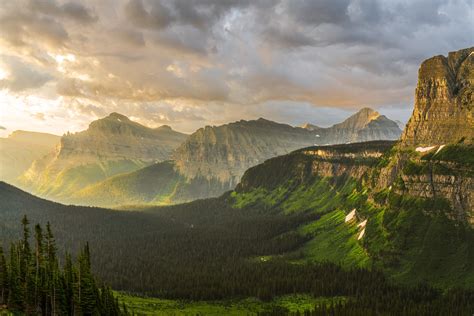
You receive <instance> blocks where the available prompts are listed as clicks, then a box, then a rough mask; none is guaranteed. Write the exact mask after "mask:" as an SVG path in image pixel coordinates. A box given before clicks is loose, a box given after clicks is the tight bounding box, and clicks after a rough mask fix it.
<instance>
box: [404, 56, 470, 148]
mask: <svg viewBox="0 0 474 316" xmlns="http://www.w3.org/2000/svg"><path fill="white" fill-rule="evenodd" d="M461 139H464V141H465V142H470V143H472V142H473V139H474V47H471V48H467V49H462V50H459V51H457V52H451V53H449V54H448V57H445V56H435V57H433V58H430V59H428V60H426V61H424V62H423V63H422V64H421V67H420V69H419V73H418V85H417V87H416V92H415V107H414V109H413V114H412V116H411V118H410V121H409V122H408V124H407V126H406V128H405V130H404V132H403V136H402V138H401V141H402V145H405V146H432V145H443V144H447V143H453V142H458V141H459V140H461Z"/></svg>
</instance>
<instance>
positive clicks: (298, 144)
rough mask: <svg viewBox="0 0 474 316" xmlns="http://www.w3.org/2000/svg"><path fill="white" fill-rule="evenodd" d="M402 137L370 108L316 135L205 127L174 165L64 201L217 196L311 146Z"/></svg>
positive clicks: (265, 123) (263, 126) (259, 125)
mask: <svg viewBox="0 0 474 316" xmlns="http://www.w3.org/2000/svg"><path fill="white" fill-rule="evenodd" d="M400 134H401V130H400V129H399V128H398V126H397V124H396V123H395V122H393V121H391V120H389V119H387V118H386V117H385V116H383V115H380V114H379V113H378V112H376V111H373V110H371V109H368V108H364V109H362V110H360V111H359V112H357V113H356V114H354V115H352V116H351V117H350V118H348V119H347V120H345V121H344V122H342V123H340V124H336V125H334V126H332V127H330V128H327V129H320V130H318V131H314V130H309V129H304V128H299V127H292V126H290V125H287V124H281V123H276V122H273V121H269V120H266V119H263V118H260V119H258V120H253V121H244V120H241V121H238V122H234V123H230V124H225V125H221V126H206V127H204V128H201V129H198V130H197V131H196V132H194V133H193V134H191V135H190V136H189V137H187V138H186V140H185V141H184V142H183V144H181V145H180V146H179V147H178V148H177V149H176V150H175V151H174V153H173V155H172V161H168V162H162V163H158V164H156V165H154V166H150V167H147V168H144V169H140V170H137V171H135V172H132V173H129V174H123V175H118V176H116V177H112V178H109V179H106V180H104V181H102V182H99V183H97V184H94V185H92V186H87V187H85V188H83V189H82V190H79V191H77V192H75V193H74V194H72V195H71V196H69V197H68V198H67V199H64V200H62V201H64V202H68V203H73V204H80V205H94V206H106V207H111V206H113V207H116V206H120V205H127V204H146V203H151V204H173V203H179V202H188V201H192V200H195V199H199V198H208V197H213V196H219V195H220V194H222V193H223V192H225V191H228V190H231V189H233V188H234V187H235V185H236V184H237V183H238V182H239V180H240V178H241V176H242V175H243V173H244V172H245V170H247V169H248V168H250V167H252V166H255V165H257V164H259V163H262V162H263V161H265V160H266V159H269V158H272V157H276V156H279V155H282V154H287V153H290V152H291V151H293V150H296V149H299V148H303V147H307V146H311V145H314V144H327V143H330V144H332V143H346V142H352V141H362V140H377V139H396V138H397V137H399V136H400ZM145 184H146V185H145Z"/></svg>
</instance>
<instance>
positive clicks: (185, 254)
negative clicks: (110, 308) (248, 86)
mask: <svg viewBox="0 0 474 316" xmlns="http://www.w3.org/2000/svg"><path fill="white" fill-rule="evenodd" d="M473 52H474V47H473V48H469V49H466V50H463V51H460V52H457V53H454V54H450V55H449V56H458V57H459V56H461V57H459V58H460V59H459V60H457V61H456V62H455V63H454V64H456V65H460V66H459V67H458V68H454V70H453V69H452V68H450V70H449V71H445V75H446V77H445V78H442V77H439V73H438V71H434V70H433V69H431V68H432V67H435V68H436V69H437V67H438V64H437V62H435V61H434V60H438V59H440V58H439V57H433V58H432V59H429V60H428V61H425V62H424V63H423V64H422V65H421V67H420V71H419V83H418V88H417V91H416V98H415V109H414V111H413V114H412V117H411V118H410V121H409V122H408V124H407V126H406V128H405V130H404V133H403V136H401V137H400V139H399V140H398V141H390V140H385V141H369V142H357V143H350V144H337V145H314V144H313V145H311V146H308V147H305V148H300V149H297V150H294V151H292V152H290V153H288V154H283V155H279V156H278V157H273V158H270V159H267V160H265V161H264V162H263V163H260V164H258V165H255V166H253V167H250V168H249V169H247V170H246V171H245V172H244V174H243V176H242V177H241V179H240V181H239V183H238V184H237V185H236V187H235V189H234V190H231V191H229V192H226V193H224V194H222V195H221V196H220V197H218V198H209V199H203V200H197V201H193V202H190V203H184V204H179V205H172V206H161V207H158V206H143V205H142V206H137V207H129V208H125V210H121V211H112V210H106V209H101V208H92V207H80V206H65V205H62V204H58V203H53V202H50V201H46V200H43V199H39V198H37V197H34V196H32V195H30V194H28V193H26V192H23V191H21V190H19V189H17V188H15V187H12V186H10V185H8V184H6V183H0V201H1V203H0V228H1V229H0V238H2V240H11V239H13V238H14V236H16V235H17V234H19V233H20V232H19V229H18V228H14V223H16V222H17V221H18V220H19V218H20V217H21V215H22V214H24V213H26V214H27V215H28V216H31V218H33V219H34V220H35V221H40V222H45V221H48V220H51V221H52V222H53V225H54V226H55V227H58V236H60V237H61V238H63V239H64V240H65V241H64V245H63V244H61V247H65V246H69V248H71V245H76V247H77V245H78V244H79V243H81V242H85V241H86V240H89V241H92V244H94V245H95V250H93V251H96V252H100V253H101V255H102V256H100V259H98V261H97V262H94V263H93V266H94V268H95V269H96V271H98V273H99V275H100V276H101V277H102V278H104V280H106V281H107V282H109V283H110V284H111V285H112V286H113V288H114V289H117V290H124V291H132V292H136V293H142V294H149V295H159V296H161V297H162V296H165V297H171V298H188V299H210V298H216V297H218V298H233V297H236V296H238V295H241V296H243V297H248V296H258V297H266V296H265V293H266V292H265V291H267V290H269V289H270V290H269V291H273V292H271V293H272V294H273V295H276V294H275V293H277V294H279V295H283V294H288V293H294V292H295V291H296V292H298V293H308V292H310V293H318V294H319V296H328V297H334V296H341V295H342V296H343V297H350V298H351V300H354V301H357V300H359V299H361V298H360V296H359V295H360V294H358V293H362V292H364V291H368V292H369V293H368V294H367V295H366V296H364V299H361V300H362V301H363V302H364V303H367V302H368V300H370V297H372V299H374V300H375V301H376V304H380V307H379V308H380V309H383V308H384V306H390V310H389V311H387V310H385V313H386V314H392V313H393V312H394V309H393V308H394V307H393V306H392V305H391V304H394V303H393V301H394V300H395V298H402V297H404V298H410V297H415V296H416V299H415V300H419V301H421V302H422V303H419V302H418V303H419V304H421V307H420V310H421V311H424V312H426V311H427V310H426V309H423V308H424V307H426V306H425V305H423V304H425V303H426V302H428V301H429V300H430V297H436V296H437V295H440V294H439V293H451V294H448V297H450V298H452V297H455V296H449V295H454V294H452V292H449V290H448V289H450V288H456V289H457V290H456V291H462V289H463V288H464V289H468V291H470V292H468V293H472V290H473V289H474V288H473V285H474V198H473V194H474V160H473V157H474V144H473V138H472V129H471V127H474V126H472V125H471V122H472V121H471V118H472V111H473V108H472V107H471V105H472V104H474V100H473V99H472V98H473V95H472V94H470V93H469V92H466V91H470V89H472V84H473V83H472V81H469V78H472V74H473V72H474V67H473V59H474V54H473ZM448 59H449V57H448ZM445 65H449V63H446V64H445ZM456 69H457V70H456ZM453 78H455V80H454V79H453ZM449 80H451V81H449ZM420 82H421V83H423V82H425V83H431V85H430V84H427V85H426V86H425V85H422V84H420ZM435 82H451V83H450V85H438V86H437V85H436V84H433V83H435ZM453 86H454V87H458V88H457V89H453ZM420 87H426V88H427V89H429V91H430V93H425V92H422V91H420V90H422V88H420ZM433 87H436V90H432V88H433ZM433 91H435V92H433ZM466 98H467V99H466ZM459 100H468V101H467V103H465V102H460V101H459ZM466 107H467V108H466ZM420 113H425V114H426V115H421V116H420ZM434 113H437V115H435V114H434ZM458 113H464V114H465V115H459V114H458ZM441 121H445V122H447V123H446V124H448V123H449V125H450V126H451V128H449V129H447V128H440V127H439V126H435V125H436V124H435V123H436V122H441ZM263 123H265V124H274V123H268V122H266V121H265V122H260V124H263ZM241 124H249V122H245V123H241ZM251 124H255V123H250V125H251ZM458 125H459V129H457V128H456V127H457V126H458ZM465 126H467V127H468V128H464V127H465ZM280 128H285V127H280ZM286 128H287V127H286ZM297 130H298V131H300V130H303V132H304V133H308V132H314V131H307V130H305V129H302V128H300V129H297ZM233 133H234V132H228V134H229V135H233ZM341 134H343V133H341ZM290 135H293V134H290ZM313 135H314V134H313ZM233 137H235V136H233ZM207 138H208V137H206V139H207ZM210 148H213V147H212V146H210ZM177 152H178V150H177ZM213 152H215V151H213ZM224 157H228V156H224ZM216 158H218V157H216ZM216 160H217V159H216ZM177 168H178V167H177V166H176V162H172V161H167V162H162V163H159V164H153V165H150V166H148V167H146V168H143V169H141V170H138V171H135V172H133V173H130V174H124V175H119V176H117V177H114V178H111V179H109V180H106V181H112V180H114V179H121V181H119V182H121V183H124V185H125V187H127V188H129V187H130V185H132V186H134V187H135V188H137V190H136V191H135V192H133V194H132V195H134V196H137V195H138V194H140V193H141V192H147V190H149V189H147V188H150V187H153V188H155V189H156V187H155V186H152V185H151V183H154V181H156V180H154V179H155V178H160V176H161V175H163V174H166V175H167V176H169V177H170V178H173V177H174V176H173V173H174V172H177V171H176V170H178V169H177ZM132 174H134V175H136V176H135V178H134V180H133V181H135V182H134V183H132V184H127V181H132V180H131V178H130V175H132ZM182 177H183V179H185V177H184V175H183V176H182ZM143 179H146V181H149V182H143ZM114 181H115V180H114ZM183 181H186V180H183ZM203 181H204V180H203ZM163 183H169V181H168V180H166V181H165V180H163ZM199 187H201V186H199ZM155 189H153V190H155ZM146 194H148V193H146ZM151 195H152V194H150V196H151ZM158 195H159V193H158ZM135 201H137V202H138V200H134V202H135ZM137 258H139V259H137ZM321 262H324V263H321ZM298 269H301V270H298ZM314 269H316V270H314ZM317 269H322V270H317ZM143 271H146V273H141V272H143ZM345 271H346V272H347V271H351V273H349V274H344V273H345ZM341 274H342V276H341ZM324 276H328V280H329V281H328V280H326V279H324ZM321 278H322V280H321ZM385 278H387V279H385ZM253 280H256V281H255V283H252V282H253ZM269 280H270V281H269ZM294 280H297V281H294ZM312 280H317V282H314V283H311V282H312ZM324 280H325V281H328V283H325V281H324ZM340 280H343V281H341V282H339V281H340ZM234 281H235V282H234ZM341 284H344V285H349V287H350V288H351V289H346V288H345V287H344V286H343V285H341ZM245 285H248V288H251V289H252V290H255V291H254V292H248V291H247V292H246V291H244V290H243V289H242V288H244V287H245ZM306 285H307V286H308V287H307V288H305V286H306ZM400 285H403V286H404V285H409V287H407V289H411V290H413V291H416V290H415V289H418V290H419V292H416V293H418V294H416V295H415V294H413V293H415V292H409V291H410V290H406V291H408V292H405V291H398V290H397V291H394V292H391V291H393V290H394V288H396V286H400ZM431 286H434V287H435V288H432V287H431ZM203 288H205V289H206V291H204V290H203ZM308 288H309V289H310V290H308ZM196 289H197V290H196ZM367 289H369V290H367ZM195 290H196V291H195ZM208 291H210V292H211V293H212V295H210V296H206V295H207V293H209V292H208ZM325 291H327V292H325ZM389 292H390V293H391V294H390V295H388V297H385V296H384V293H389ZM205 293H206V294H205ZM321 293H323V294H324V295H323V294H321ZM417 295H419V296H417ZM469 295H471V294H468V297H471V296H469ZM380 297H383V298H384V300H383V302H384V303H383V304H381V303H380V302H381V300H380ZM453 302H456V303H455V304H454V305H459V306H461V305H462V306H467V305H468V304H472V299H469V298H466V300H464V301H463V300H460V301H456V300H455V299H453ZM347 304H350V303H347ZM367 304H368V303H367ZM364 306H366V305H364ZM374 306H375V305H374ZM377 306H378V305H377ZM407 306H408V305H403V304H402V306H398V307H397V308H399V309H397V311H398V313H395V314H404V312H405V311H406V309H407V308H408V307H407ZM443 306H445V304H440V305H439V306H438V309H437V311H439V310H441V309H442V308H444V307H443ZM469 306H471V305H469ZM410 308H414V307H413V306H411V307H410ZM368 310H369V309H365V310H364V311H365V312H367V311H368ZM451 311H452V307H451V310H448V311H444V312H443V313H441V314H449V313H450V312H451ZM361 314H367V313H361ZM369 314H370V313H369ZM382 314H383V313H382ZM415 314H418V313H415ZM422 314H423V313H422ZM425 314H430V313H428V312H426V313H425ZM431 314H432V313H431Z"/></svg>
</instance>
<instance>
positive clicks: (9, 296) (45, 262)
mask: <svg viewBox="0 0 474 316" xmlns="http://www.w3.org/2000/svg"><path fill="white" fill-rule="evenodd" d="M28 224H29V222H28V219H27V218H26V216H25V217H23V219H22V225H23V236H22V239H20V240H19V241H18V242H17V243H12V244H11V246H10V255H9V261H7V259H6V258H5V255H4V253H3V248H2V247H0V304H4V303H6V304H7V306H8V308H9V309H10V310H12V311H15V312H16V311H18V312H21V313H24V314H26V315H98V314H99V315H111V316H114V315H123V314H124V313H123V312H122V311H121V310H120V308H119V302H118V300H117V299H115V298H114V295H113V293H112V291H111V290H110V288H108V287H106V286H103V287H102V288H101V289H99V288H98V287H97V286H96V280H95V278H94V275H93V274H92V270H91V264H90V263H91V258H90V249H89V244H86V245H85V247H84V248H83V250H82V251H81V253H80V255H79V257H78V259H77V263H76V264H73V262H72V259H71V256H70V255H69V254H66V262H65V265H64V268H63V269H61V268H60V265H59V261H58V256H57V249H56V242H55V239H54V236H53V233H52V230H51V226H50V225H49V223H48V225H47V227H46V235H44V234H43V230H42V228H41V226H40V225H36V226H35V231H34V241H35V247H34V250H33V251H32V250H31V249H30V244H29V237H30V231H29V227H28Z"/></svg>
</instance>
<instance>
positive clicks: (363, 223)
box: [357, 220, 367, 228]
mask: <svg viewBox="0 0 474 316" xmlns="http://www.w3.org/2000/svg"><path fill="white" fill-rule="evenodd" d="M365 225H367V220H365V221H363V222H360V223H359V225H357V226H358V227H362V228H365Z"/></svg>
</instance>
